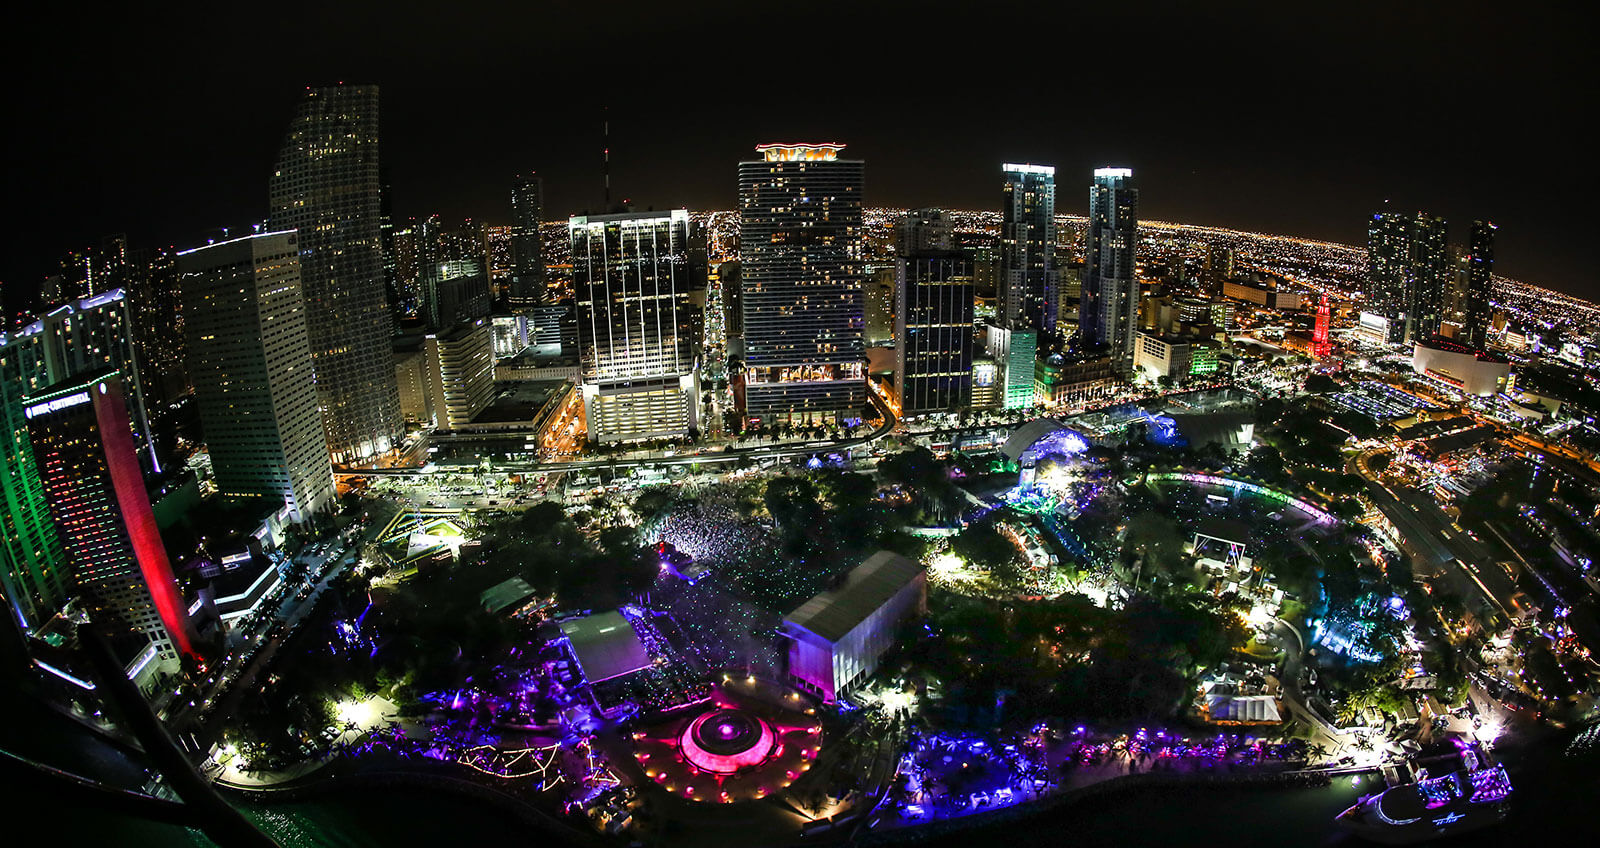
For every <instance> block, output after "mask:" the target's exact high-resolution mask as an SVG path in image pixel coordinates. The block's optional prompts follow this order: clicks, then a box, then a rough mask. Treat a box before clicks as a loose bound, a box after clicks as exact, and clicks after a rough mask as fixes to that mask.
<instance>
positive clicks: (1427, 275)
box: [1409, 212, 1455, 340]
mask: <svg viewBox="0 0 1600 848" xmlns="http://www.w3.org/2000/svg"><path fill="white" fill-rule="evenodd" d="M1454 276H1455V274H1454V269H1453V268H1452V267H1451V263H1450V233H1449V225H1448V224H1447V223H1446V222H1445V220H1444V219H1443V218H1436V217H1434V216H1432V215H1427V214H1424V213H1421V212H1418V213H1417V217H1416V219H1415V220H1413V221H1412V224H1411V262H1410V274H1409V283H1410V299H1411V315H1412V316H1413V319H1412V327H1411V338H1412V340H1427V339H1430V338H1433V337H1434V336H1437V335H1438V334H1439V323H1440V322H1441V321H1443V320H1444V313H1445V298H1446V296H1447V295H1448V294H1449V292H1450V288H1451V284H1452V280H1453V278H1454Z"/></svg>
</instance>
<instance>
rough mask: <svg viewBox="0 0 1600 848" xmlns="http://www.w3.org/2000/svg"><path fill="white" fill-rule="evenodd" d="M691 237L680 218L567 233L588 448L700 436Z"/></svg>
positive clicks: (612, 220) (640, 216)
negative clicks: (694, 432)
mask: <svg viewBox="0 0 1600 848" xmlns="http://www.w3.org/2000/svg"><path fill="white" fill-rule="evenodd" d="M689 227H690V224H689V213H688V211H687V210H683V209H677V210H673V211H670V212H641V213H622V214H617V215H583V216H577V217H574V218H572V219H571V220H569V221H568V223H567V232H568V237H569V240H570V244H571V247H572V286H573V293H574V298H575V301H576V307H577V316H578V358H579V363H580V369H581V377H582V385H581V391H582V393H583V403H584V414H585V417H586V420H587V424H588V436H589V440H590V441H591V442H597V443H602V442H616V441H636V440H639V439H651V438H661V437H674V436H683V435H686V434H687V433H688V432H689V430H690V429H694V428H698V427H699V411H698V410H699V399H700V386H699V372H698V368H697V363H696V357H697V355H698V351H696V350H695V349H694V327H693V321H692V316H691V315H690V312H691V306H690V288H691V282H692V278H693V272H692V271H691V269H690V267H689V264H690V263H689Z"/></svg>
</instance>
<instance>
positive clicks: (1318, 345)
mask: <svg viewBox="0 0 1600 848" xmlns="http://www.w3.org/2000/svg"><path fill="white" fill-rule="evenodd" d="M1331 317H1332V313H1331V312H1330V310H1329V309H1328V294H1327V292H1323V294H1322V300H1320V301H1319V302H1318V303H1317V323H1316V326H1315V327H1314V328H1313V329H1312V331H1311V355H1312V356H1315V357H1316V358H1318V359H1327V358H1328V354H1330V353H1333V343H1332V342H1330V341H1328V322H1329V319H1330V318H1331Z"/></svg>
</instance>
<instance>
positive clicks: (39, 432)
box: [24, 371, 194, 680]
mask: <svg viewBox="0 0 1600 848" xmlns="http://www.w3.org/2000/svg"><path fill="white" fill-rule="evenodd" d="M24 414H25V416H26V417H27V419H28V433H29V436H30V438H31V439H32V442H33V451H34V455H35V457H36V458H37V460H38V466H39V476H40V479H41V480H42V481H43V483H44V491H45V498H46V500H47V501H48V502H49V504H50V514H51V517H52V518H53V519H54V520H55V525H56V528H57V530H58V531H59V532H60V534H61V540H62V546H63V548H64V550H65V551H66V556H67V562H68V563H69V564H70V566H71V568H72V572H73V577H74V581H75V583H76V586H77V589H78V591H79V592H80V593H81V595H82V596H83V599H84V601H85V602H86V603H87V605H88V608H89V611H90V616H91V619H92V620H94V621H96V622H97V623H98V624H101V625H103V626H106V627H108V628H109V629H111V630H112V631H113V632H114V633H116V634H117V635H118V636H119V637H122V636H123V634H127V636H128V637H131V639H132V640H133V642H134V643H135V646H136V647H135V650H134V651H131V652H129V653H128V654H126V655H125V657H127V658H128V659H129V660H130V669H129V677H132V678H134V679H135V680H140V679H141V678H142V677H144V675H145V673H146V669H148V668H150V667H151V665H152V663H154V662H155V661H156V660H157V659H159V660H161V661H163V663H164V664H166V665H167V666H168V667H169V668H170V667H171V664H172V663H175V662H176V660H177V659H178V655H179V654H180V653H182V654H190V655H192V654H193V653H194V646H193V644H192V643H191V635H190V625H189V620H188V612H187V610H186V609H185V606H184V603H183V596H182V594H181V593H180V592H179V590H178V585H177V582H176V580H175V579H174V578H173V575H172V566H171V564H170V563H169V562H168V561H167V551H166V548H165V547H164V546H163V545H162V543H161V533H160V531H159V530H158V529H157V528H156V520H155V513H154V512H153V511H152V510H151V508H150V498H149V495H148V494H147V493H146V491H145V487H144V476H143V473H142V472H141V470H140V467H139V460H138V456H137V454H136V452H135V450H134V444H133V432H132V430H131V429H130V428H129V427H128V408H127V405H126V404H125V403H124V396H123V392H122V381H121V379H120V377H119V375H118V374H117V372H115V371H105V372H101V373H99V374H95V375H89V376H85V377H79V378H75V379H72V380H68V381H65V382H62V383H58V384H56V385H55V386H52V387H50V388H47V389H45V390H44V391H42V392H39V393H38V394H36V395H34V396H33V397H31V398H29V401H28V406H27V407H26V408H25V410H24Z"/></svg>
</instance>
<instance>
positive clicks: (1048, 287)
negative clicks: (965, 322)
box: [995, 164, 1057, 334]
mask: <svg viewBox="0 0 1600 848" xmlns="http://www.w3.org/2000/svg"><path fill="white" fill-rule="evenodd" d="M1002 168H1003V170H1004V171H1005V178H1006V179H1005V188H1004V191H1005V200H1004V203H1003V205H1002V208H1001V213H1000V215H1001V218H1000V279H999V287H1000V292H999V295H1000V304H999V308H998V309H997V310H996V313H995V318H996V321H997V323H999V324H1000V326H1002V327H1006V328H1008V329H1013V330H1026V329H1032V330H1037V331H1039V332H1042V333H1047V334H1049V333H1054V332H1055V331H1056V312H1055V303H1056V284H1057V280H1056V267H1055V255H1056V169H1055V168H1053V167H1051V166H1049V165H1012V164H1007V165H1004V166H1002Z"/></svg>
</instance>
